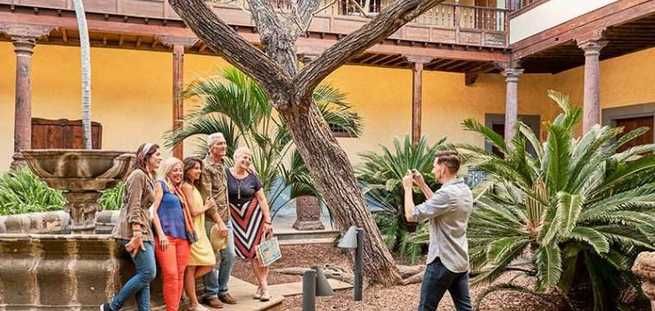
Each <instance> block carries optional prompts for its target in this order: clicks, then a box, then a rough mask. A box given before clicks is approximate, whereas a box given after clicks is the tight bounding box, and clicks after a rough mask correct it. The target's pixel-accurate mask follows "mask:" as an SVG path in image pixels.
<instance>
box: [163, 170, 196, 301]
mask: <svg viewBox="0 0 655 311" xmlns="http://www.w3.org/2000/svg"><path fill="white" fill-rule="evenodd" d="M161 170H162V173H163V176H164V178H163V180H160V181H159V183H158V184H157V188H156V189H155V203H154V205H153V208H154V213H153V214H154V215H153V225H154V227H155V230H156V232H157V237H156V244H155V245H156V247H155V256H156V257H157V262H159V266H160V270H161V275H162V280H163V290H164V303H166V310H167V311H177V310H178V309H179V305H180V299H181V298H182V291H183V289H184V271H185V269H186V266H187V263H188V262H189V254H190V249H191V243H193V242H195V240H196V237H195V232H194V228H193V222H192V220H191V215H190V213H189V210H188V205H187V200H186V198H185V196H184V193H183V192H182V190H181V189H180V187H181V185H182V179H183V167H182V161H180V160H179V159H177V158H169V159H166V160H164V161H163V162H162V165H161Z"/></svg>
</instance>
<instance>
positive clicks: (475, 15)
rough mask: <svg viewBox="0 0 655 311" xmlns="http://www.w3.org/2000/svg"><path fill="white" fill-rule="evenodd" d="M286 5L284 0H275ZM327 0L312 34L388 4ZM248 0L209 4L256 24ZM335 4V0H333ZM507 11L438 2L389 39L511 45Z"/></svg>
mask: <svg viewBox="0 0 655 311" xmlns="http://www.w3.org/2000/svg"><path fill="white" fill-rule="evenodd" d="M276 1H277V2H278V3H279V9H280V10H285V9H287V8H285V3H286V1H285V0H279V1H278V0H276ZM324 1H325V4H326V5H325V9H324V10H322V11H321V12H319V13H317V14H316V16H315V17H314V19H313V21H312V24H311V26H310V28H309V32H310V33H317V34H329V35H333V36H337V37H338V36H341V35H346V34H348V33H350V32H352V31H354V30H355V29H358V28H359V27H361V26H362V25H363V24H364V23H366V22H367V21H368V20H369V18H371V17H372V16H375V14H377V13H378V12H379V11H380V10H382V9H384V6H385V5H388V4H387V2H389V1H385V0H378V1H370V2H371V3H373V5H365V6H363V7H361V6H360V7H357V6H353V5H347V3H348V2H346V1H342V0H337V1H328V0H324ZM245 2H246V1H244V0H211V1H207V4H208V5H209V6H210V7H211V8H212V10H213V11H214V12H216V14H217V15H218V16H219V17H220V18H222V19H223V20H224V21H226V22H227V23H228V24H230V25H232V26H235V27H245V28H254V24H253V22H252V20H251V17H250V13H249V12H248V8H247V5H246V4H245ZM330 3H332V4H331V5H330ZM0 4H8V5H11V6H12V7H22V8H33V9H34V10H35V11H38V10H39V9H40V8H41V9H50V10H61V11H73V10H74V9H73V1H72V0H0ZM84 6H85V9H86V11H87V12H88V13H95V14H102V15H104V16H106V17H107V18H109V17H123V18H125V19H127V18H141V19H144V20H145V23H148V21H149V20H161V21H164V22H166V21H178V22H179V21H180V18H179V16H177V14H176V13H175V12H174V11H173V9H172V8H171V7H170V5H169V4H168V2H167V1H165V0H85V1H84ZM507 25H508V11H507V10H504V9H497V8H490V7H475V6H463V5H457V4H450V3H444V4H440V5H437V6H436V7H434V8H432V9H431V10H430V11H428V12H427V13H425V14H423V15H421V16H419V17H418V18H417V19H415V20H414V21H413V22H411V23H409V24H407V25H406V26H404V27H403V28H401V29H400V30H399V31H398V32H396V33H395V34H393V35H392V36H391V37H390V38H389V39H392V40H399V41H410V42H419V43H425V44H428V43H431V44H434V43H437V44H453V45H461V46H475V47H484V48H501V49H504V48H507V47H508V42H509V41H508V40H509V36H508V33H509V32H508V29H507V28H508V27H507Z"/></svg>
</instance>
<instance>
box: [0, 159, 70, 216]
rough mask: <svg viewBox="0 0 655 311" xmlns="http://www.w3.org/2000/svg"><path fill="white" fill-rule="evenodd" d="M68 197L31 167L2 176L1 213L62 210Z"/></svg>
mask: <svg viewBox="0 0 655 311" xmlns="http://www.w3.org/2000/svg"><path fill="white" fill-rule="evenodd" d="M64 205H66V199H65V198H64V196H63V194H62V193H61V191H59V190H55V189H52V188H50V187H48V185H47V184H46V183H45V182H44V181H43V180H41V179H39V177H37V176H36V175H34V174H33V173H32V172H31V171H30V170H29V169H26V168H25V169H20V170H18V171H12V172H7V173H4V174H3V175H2V176H0V215H14V214H24V213H35V212H46V211H55V210H61V209H63V208H64Z"/></svg>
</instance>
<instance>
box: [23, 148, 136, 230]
mask: <svg viewBox="0 0 655 311" xmlns="http://www.w3.org/2000/svg"><path fill="white" fill-rule="evenodd" d="M21 154H22V156H23V157H24V158H25V161H26V162H27V164H28V166H29V167H30V169H31V170H32V171H33V172H34V174H36V175H37V176H39V177H40V178H41V179H43V180H44V181H45V182H46V183H47V184H48V186H50V187H53V188H55V189H59V190H62V191H63V192H64V196H65V197H66V200H67V201H68V204H67V205H66V211H67V212H69V213H70V216H71V221H72V223H71V230H72V231H73V232H76V233H90V232H93V231H94V228H95V218H96V212H97V211H98V210H99V208H98V203H97V201H98V198H99V197H100V195H101V192H100V191H102V190H105V189H107V188H110V187H113V186H114V185H116V184H117V183H118V182H119V181H120V180H121V179H123V178H125V176H126V175H127V174H128V173H129V171H130V168H131V166H132V161H134V155H133V154H131V153H129V152H126V151H112V150H77V149H44V150H38V149H33V150H23V151H22V152H21Z"/></svg>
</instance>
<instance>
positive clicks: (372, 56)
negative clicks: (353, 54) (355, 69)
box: [359, 54, 380, 64]
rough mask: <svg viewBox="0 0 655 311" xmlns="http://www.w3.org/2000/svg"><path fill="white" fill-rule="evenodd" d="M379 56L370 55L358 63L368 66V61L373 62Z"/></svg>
mask: <svg viewBox="0 0 655 311" xmlns="http://www.w3.org/2000/svg"><path fill="white" fill-rule="evenodd" d="M379 56H380V55H377V54H371V56H369V57H366V58H364V59H363V60H361V61H359V63H363V64H368V63H369V62H370V61H372V60H374V59H375V58H377V57H379Z"/></svg>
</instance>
